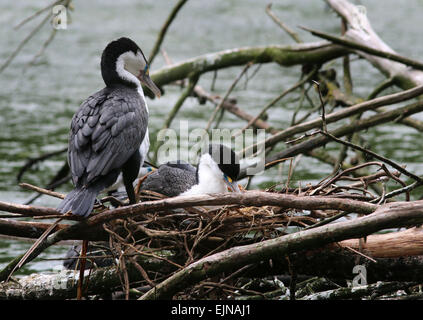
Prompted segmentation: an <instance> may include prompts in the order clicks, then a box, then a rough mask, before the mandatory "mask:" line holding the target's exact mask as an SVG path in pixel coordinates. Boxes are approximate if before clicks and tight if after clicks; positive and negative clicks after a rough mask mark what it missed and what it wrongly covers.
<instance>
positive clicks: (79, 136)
mask: <svg viewBox="0 0 423 320" xmlns="http://www.w3.org/2000/svg"><path fill="white" fill-rule="evenodd" d="M101 74H102V77H103V80H104V82H105V84H106V87H105V88H104V89H102V90H100V91H98V92H96V93H94V94H93V95H91V96H90V97H88V99H86V100H85V101H84V102H83V103H82V104H81V106H80V108H79V110H78V111H77V112H76V113H75V115H74V116H73V118H72V123H71V130H70V135H69V147H68V162H69V166H70V168H71V173H72V182H73V184H74V186H75V188H74V190H72V191H71V192H70V193H69V194H68V195H67V196H66V197H65V199H64V200H63V201H62V202H61V203H60V205H59V207H58V208H57V209H58V210H59V211H60V212H62V213H66V212H69V211H71V212H72V213H73V214H75V215H80V216H84V217H86V216H88V215H89V214H90V213H91V211H92V209H93V206H94V202H95V198H96V196H97V195H98V194H99V193H100V192H101V191H102V190H104V189H106V188H108V187H110V186H111V185H113V184H114V183H115V181H116V179H117V178H118V176H119V174H120V173H121V174H122V179H123V183H124V185H125V189H126V192H127V195H128V198H129V201H130V203H135V193H134V189H133V185H132V183H133V181H134V180H135V178H136V177H137V176H138V172H139V168H140V166H142V163H143V161H144V159H145V156H146V153H147V151H148V146H149V140H148V132H147V125H148V108H147V103H146V101H145V97H144V92H143V90H142V87H141V84H145V85H146V86H147V87H148V88H149V89H151V90H152V91H153V93H154V94H155V95H156V96H158V97H160V89H159V88H158V87H157V86H156V85H155V84H154V83H153V81H152V80H151V79H150V77H149V66H148V63H147V60H146V58H145V56H144V54H143V52H142V51H141V49H140V48H139V47H138V46H137V44H136V43H135V42H133V41H132V40H131V39H128V38H120V39H118V40H115V41H112V42H110V43H109V44H108V45H107V46H106V48H105V49H104V51H103V54H102V57H101Z"/></svg>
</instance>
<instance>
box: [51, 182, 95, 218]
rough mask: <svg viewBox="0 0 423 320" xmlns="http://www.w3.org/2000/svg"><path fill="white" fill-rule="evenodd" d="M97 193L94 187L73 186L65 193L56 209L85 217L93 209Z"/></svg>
mask: <svg viewBox="0 0 423 320" xmlns="http://www.w3.org/2000/svg"><path fill="white" fill-rule="evenodd" d="M98 193H99V191H97V190H96V189H94V188H75V189H74V190H72V191H71V192H69V193H68V194H67V195H66V197H65V198H64V199H63V201H62V202H61V203H60V205H59V206H58V207H57V210H58V211H60V212H61V213H66V212H69V211H71V212H72V214H75V215H78V216H83V217H87V216H88V215H89V214H90V213H91V211H92V210H93V207H94V202H95V198H96V196H97V194H98Z"/></svg>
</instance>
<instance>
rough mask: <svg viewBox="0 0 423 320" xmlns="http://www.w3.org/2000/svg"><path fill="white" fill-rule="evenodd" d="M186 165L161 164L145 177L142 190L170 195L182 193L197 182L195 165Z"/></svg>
mask: <svg viewBox="0 0 423 320" xmlns="http://www.w3.org/2000/svg"><path fill="white" fill-rule="evenodd" d="M184 166H185V165H182V166H175V164H164V165H161V166H160V167H159V169H157V170H156V171H154V172H153V173H151V174H150V175H149V176H148V177H147V178H146V179H145V181H144V182H143V183H142V185H141V190H149V191H154V192H158V193H160V194H163V195H166V196H168V197H175V196H178V195H180V194H181V193H183V192H185V191H187V190H188V189H190V188H191V187H192V186H193V185H195V184H196V183H197V178H196V169H195V167H193V166H191V165H189V164H187V165H186V167H185V168H184Z"/></svg>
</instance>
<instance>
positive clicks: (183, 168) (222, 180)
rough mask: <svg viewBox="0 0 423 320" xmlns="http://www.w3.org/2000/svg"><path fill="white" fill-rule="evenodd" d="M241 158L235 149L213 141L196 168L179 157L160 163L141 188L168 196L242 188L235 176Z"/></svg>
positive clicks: (220, 191)
mask: <svg viewBox="0 0 423 320" xmlns="http://www.w3.org/2000/svg"><path fill="white" fill-rule="evenodd" d="M239 170H240V166H239V159H238V157H237V156H236V154H235V152H233V151H232V149H230V148H228V147H226V146H224V145H222V144H210V145H209V147H208V152H206V153H204V154H203V155H201V157H200V161H199V163H198V166H197V168H195V167H194V166H192V165H190V164H189V163H186V162H184V161H181V160H178V161H176V162H168V163H166V164H162V165H161V166H159V168H158V169H157V170H155V171H154V172H153V173H151V174H150V175H149V176H148V177H147V178H146V179H145V180H144V182H143V183H142V184H141V188H140V190H141V191H146V190H149V191H154V192H158V193H160V194H163V195H166V196H168V197H174V196H178V195H194V194H204V193H223V192H227V191H228V187H229V188H230V189H232V191H236V192H240V190H239V188H238V185H237V184H236V180H237V178H238V175H239Z"/></svg>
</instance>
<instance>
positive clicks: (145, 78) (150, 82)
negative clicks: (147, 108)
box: [137, 71, 162, 98]
mask: <svg viewBox="0 0 423 320" xmlns="http://www.w3.org/2000/svg"><path fill="white" fill-rule="evenodd" d="M137 78H138V79H139V80H140V81H141V83H143V84H145V86H146V87H147V88H149V89H150V90H151V91H153V93H154V94H155V95H156V97H157V98H160V97H161V95H162V93H161V92H160V89H159V88H158V87H157V86H156V85H155V83H154V82H153V80H151V78H150V76H149V75H148V73H146V72H143V71H141V72H140V75H139V76H138V77H137Z"/></svg>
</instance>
